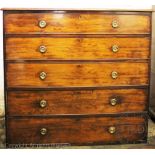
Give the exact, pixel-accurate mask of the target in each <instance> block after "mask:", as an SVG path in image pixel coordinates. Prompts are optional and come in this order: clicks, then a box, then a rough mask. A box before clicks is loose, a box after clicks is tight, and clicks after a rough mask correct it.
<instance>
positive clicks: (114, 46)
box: [112, 45, 119, 53]
mask: <svg viewBox="0 0 155 155" xmlns="http://www.w3.org/2000/svg"><path fill="white" fill-rule="evenodd" d="M112 51H113V52H114V53H116V52H118V51H119V47H118V45H113V46H112Z"/></svg>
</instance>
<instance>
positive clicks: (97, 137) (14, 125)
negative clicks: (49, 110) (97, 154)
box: [7, 116, 147, 145]
mask: <svg viewBox="0 0 155 155" xmlns="http://www.w3.org/2000/svg"><path fill="white" fill-rule="evenodd" d="M146 129H147V122H145V118H144V117H136V116H134V117H120V116H119V117H96V118H95V117H87V118H80V117H79V118H76V117H75V118H40V119H38V118H23V119H20V118H9V119H8V128H7V130H8V141H9V143H10V144H38V143H39V144H48V143H69V144H77V145H81V144H97V143H99V144H106V143H129V142H132V143H133V142H138V141H139V142H144V141H145V140H146ZM10 131H11V132H10ZM21 136H22V138H21Z"/></svg>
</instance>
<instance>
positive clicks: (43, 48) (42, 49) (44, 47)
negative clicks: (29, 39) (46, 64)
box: [39, 45, 47, 53]
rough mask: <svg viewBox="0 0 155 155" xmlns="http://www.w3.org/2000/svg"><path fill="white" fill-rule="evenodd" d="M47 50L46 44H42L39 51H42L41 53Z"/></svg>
mask: <svg viewBox="0 0 155 155" xmlns="http://www.w3.org/2000/svg"><path fill="white" fill-rule="evenodd" d="M46 50H47V48H46V46H43V45H41V46H40V47H39V52H40V53H45V52H46Z"/></svg>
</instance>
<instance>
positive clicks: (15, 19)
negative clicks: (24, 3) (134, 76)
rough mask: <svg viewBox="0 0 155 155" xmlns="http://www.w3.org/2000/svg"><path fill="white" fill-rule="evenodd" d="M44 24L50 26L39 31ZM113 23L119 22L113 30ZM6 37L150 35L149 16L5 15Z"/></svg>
mask: <svg viewBox="0 0 155 155" xmlns="http://www.w3.org/2000/svg"><path fill="white" fill-rule="evenodd" d="M40 20H45V21H46V22H47V26H46V27H45V28H40V27H39V26H38V22H39V21H40ZM113 20H117V21H118V22H119V27H118V28H113V27H112V26H111V23H112V21H113ZM4 23H5V34H16V33H17V34H24V33H26V34H37V33H52V34H55V33H58V34H59V33H65V34H67V33H68V34H70V33H71V34H72V33H73V34H149V33H150V16H147V15H136V14H135V15H134V14H132V15H123V14H121V15H117V14H113V15H111V14H110V15H107V14H104V12H103V13H97V12H91V13H89V12H81V13H78V12H72V13H63V12H59V13H57V12H52V13H50V12H49V13H34V12H31V13H16V12H15V13H11V14H5V16H4Z"/></svg>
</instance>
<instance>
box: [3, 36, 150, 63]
mask: <svg viewBox="0 0 155 155" xmlns="http://www.w3.org/2000/svg"><path fill="white" fill-rule="evenodd" d="M149 40H150V39H149V37H123V38H121V37H115V36H111V37H106V36H105V37H104V36H103V37H99V38H90V37H89V38H80V37H76V38H75V37H74V38H73V37H71V36H68V37H62V38H51V37H40V38H37V37H32V38H30V37H24V38H20V37H17V38H6V59H7V60H15V59H33V60H34V59H59V60H63V59H64V60H65V59H69V60H92V59H116V58H123V59H124V58H126V59H128V58H143V59H147V58H149V48H150V41H149Z"/></svg>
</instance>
